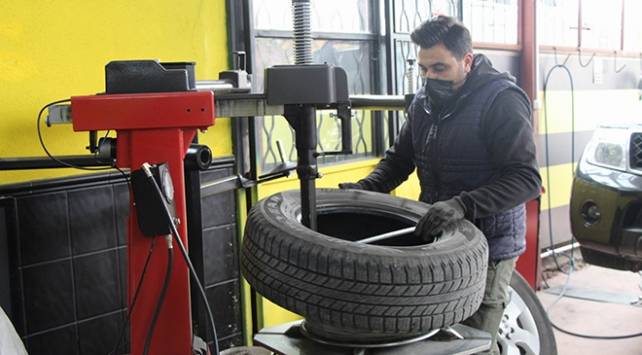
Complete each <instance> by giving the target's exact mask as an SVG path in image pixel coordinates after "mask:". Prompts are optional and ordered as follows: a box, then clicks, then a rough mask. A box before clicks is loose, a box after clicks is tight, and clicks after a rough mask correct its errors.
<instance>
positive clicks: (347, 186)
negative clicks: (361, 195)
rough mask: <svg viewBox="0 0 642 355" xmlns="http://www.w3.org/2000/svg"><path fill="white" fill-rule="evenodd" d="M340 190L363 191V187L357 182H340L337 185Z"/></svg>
mask: <svg viewBox="0 0 642 355" xmlns="http://www.w3.org/2000/svg"><path fill="white" fill-rule="evenodd" d="M339 188H340V189H341V190H364V188H363V186H362V185H361V184H360V183H358V182H342V183H340V184H339Z"/></svg>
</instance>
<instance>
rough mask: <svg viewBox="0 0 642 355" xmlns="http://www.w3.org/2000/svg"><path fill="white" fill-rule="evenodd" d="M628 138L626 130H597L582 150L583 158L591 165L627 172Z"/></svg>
mask: <svg viewBox="0 0 642 355" xmlns="http://www.w3.org/2000/svg"><path fill="white" fill-rule="evenodd" d="M630 137H631V133H630V132H629V130H627V129H618V128H598V129H597V130H595V132H594V133H593V138H591V141H590V142H589V144H588V145H587V146H586V150H584V157H585V158H586V161H587V162H589V163H590V164H593V165H599V166H603V167H607V168H611V169H617V170H622V171H627V168H628V165H629V164H628V160H629V159H628V155H629V139H630Z"/></svg>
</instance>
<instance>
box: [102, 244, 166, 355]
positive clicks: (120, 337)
mask: <svg viewBox="0 0 642 355" xmlns="http://www.w3.org/2000/svg"><path fill="white" fill-rule="evenodd" d="M155 245H156V238H153V239H152V242H151V244H150V246H149V250H148V251H147V258H145V263H144V264H143V271H142V272H141V274H140V279H138V284H137V285H136V290H135V291H134V298H132V304H131V306H129V309H128V310H127V318H125V320H124V322H123V323H121V327H120V330H119V331H118V334H119V335H118V342H117V343H116V346H114V349H113V350H112V351H111V352H109V353H108V354H107V355H113V354H116V351H118V347H120V343H121V342H122V341H123V337H124V336H125V329H127V325H128V324H129V322H130V321H131V316H132V312H134V307H136V301H138V295H139V294H140V288H141V286H142V285H143V280H144V279H145V274H146V273H147V266H149V260H150V259H151V258H152V252H153V251H154V246H155Z"/></svg>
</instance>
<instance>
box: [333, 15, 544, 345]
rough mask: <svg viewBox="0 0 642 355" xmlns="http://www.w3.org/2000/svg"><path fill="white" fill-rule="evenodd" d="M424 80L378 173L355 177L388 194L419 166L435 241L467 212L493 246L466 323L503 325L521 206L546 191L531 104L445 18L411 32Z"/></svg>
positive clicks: (519, 245)
mask: <svg viewBox="0 0 642 355" xmlns="http://www.w3.org/2000/svg"><path fill="white" fill-rule="evenodd" d="M411 39H412V41H413V42H414V43H415V44H417V45H418V46H419V47H420V50H419V53H418V63H419V67H420V69H421V72H422V76H423V77H424V79H425V81H426V84H425V86H424V87H423V88H421V89H420V90H419V91H418V92H417V93H416V95H415V98H414V100H413V101H412V103H411V104H410V107H409V109H408V119H407V121H406V122H405V124H404V125H403V126H402V128H401V131H400V133H399V136H398V137H397V139H396V141H395V144H394V145H393V146H392V147H391V148H390V149H388V151H387V152H386V155H385V157H384V158H383V159H382V160H381V161H380V162H379V164H378V165H377V166H376V168H375V169H374V171H373V172H372V173H371V174H370V175H368V176H367V177H366V178H364V179H362V180H360V181H359V182H357V183H344V184H340V185H339V187H341V188H355V189H363V190H371V191H379V192H389V191H391V190H392V189H394V188H395V187H397V186H398V185H399V184H401V183H402V182H403V181H405V180H406V179H407V177H408V175H409V174H410V173H411V172H412V171H413V170H414V168H415V167H416V168H417V174H418V176H419V182H420V184H421V195H420V197H419V199H420V200H421V201H423V202H427V203H429V204H431V206H430V207H429V210H428V212H427V213H426V215H425V216H423V217H422V218H421V219H420V221H419V222H418V224H417V228H416V231H415V233H416V234H418V235H420V236H421V237H423V238H424V240H427V241H431V240H432V239H434V237H435V236H436V235H438V234H439V232H440V231H443V230H444V229H446V228H448V227H449V226H450V225H451V224H452V223H454V222H456V221H458V220H460V219H463V218H466V219H468V220H470V221H472V222H473V223H475V225H476V226H477V227H478V228H479V229H480V230H481V231H482V232H483V233H484V235H485V236H486V238H487V239H488V245H489V254H490V255H489V257H490V260H489V267H488V275H487V279H486V291H485V293H484V299H483V301H482V305H481V307H480V308H479V310H478V311H477V312H476V313H475V314H474V315H473V316H472V317H470V318H469V319H467V320H466V321H465V322H464V323H465V324H468V325H470V326H473V327H475V328H478V329H482V330H485V331H488V332H489V333H490V334H491V335H493V345H492V349H491V354H499V349H498V347H497V331H498V328H499V324H500V321H501V317H502V314H503V311H504V308H505V306H506V301H507V288H508V284H509V283H510V279H511V275H512V273H513V270H514V268H515V262H516V260H517V257H518V256H519V255H520V254H522V253H523V252H524V250H525V244H526V243H525V207H524V203H525V202H526V201H528V200H530V199H533V198H535V197H537V196H538V195H539V193H540V185H541V178H540V176H539V172H538V168H537V161H536V157H535V144H534V142H533V129H532V126H531V108H530V103H529V99H528V97H527V96H526V94H525V93H524V92H523V91H522V90H521V89H520V88H519V87H518V86H517V85H515V82H514V78H513V77H511V76H510V75H509V74H506V73H499V72H498V71H497V70H495V69H494V68H493V67H492V65H491V63H490V61H489V60H488V58H487V57H485V56H484V55H481V54H477V55H473V53H472V42H471V38H470V33H469V32H468V30H467V29H466V28H465V27H464V26H463V25H462V24H460V23H459V22H457V21H456V20H454V19H453V18H450V17H446V16H439V17H437V18H436V19H433V20H430V21H427V22H425V23H423V24H422V25H421V26H420V27H419V28H417V29H416V30H415V31H414V32H413V33H412V35H411Z"/></svg>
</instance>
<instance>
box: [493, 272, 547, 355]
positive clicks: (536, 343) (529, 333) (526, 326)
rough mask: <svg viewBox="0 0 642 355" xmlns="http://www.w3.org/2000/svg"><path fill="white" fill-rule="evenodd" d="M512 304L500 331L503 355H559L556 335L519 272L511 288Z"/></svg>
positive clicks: (513, 278)
mask: <svg viewBox="0 0 642 355" xmlns="http://www.w3.org/2000/svg"><path fill="white" fill-rule="evenodd" d="M508 292H509V302H508V305H507V306H506V309H505V310H504V316H503V318H502V322H501V324H500V327H499V334H498V337H497V343H498V344H499V347H500V349H501V354H502V355H508V354H525V355H557V345H556V343H555V333H554V331H553V327H552V325H551V322H550V320H549V319H548V316H547V314H546V311H545V310H544V307H543V306H542V304H541V303H540V301H539V299H538V298H537V295H535V292H534V291H533V289H532V288H531V286H530V285H529V284H528V282H526V280H524V278H523V277H522V276H521V275H520V274H519V273H517V272H514V273H513V276H512V278H511V282H510V287H509V290H508Z"/></svg>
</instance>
